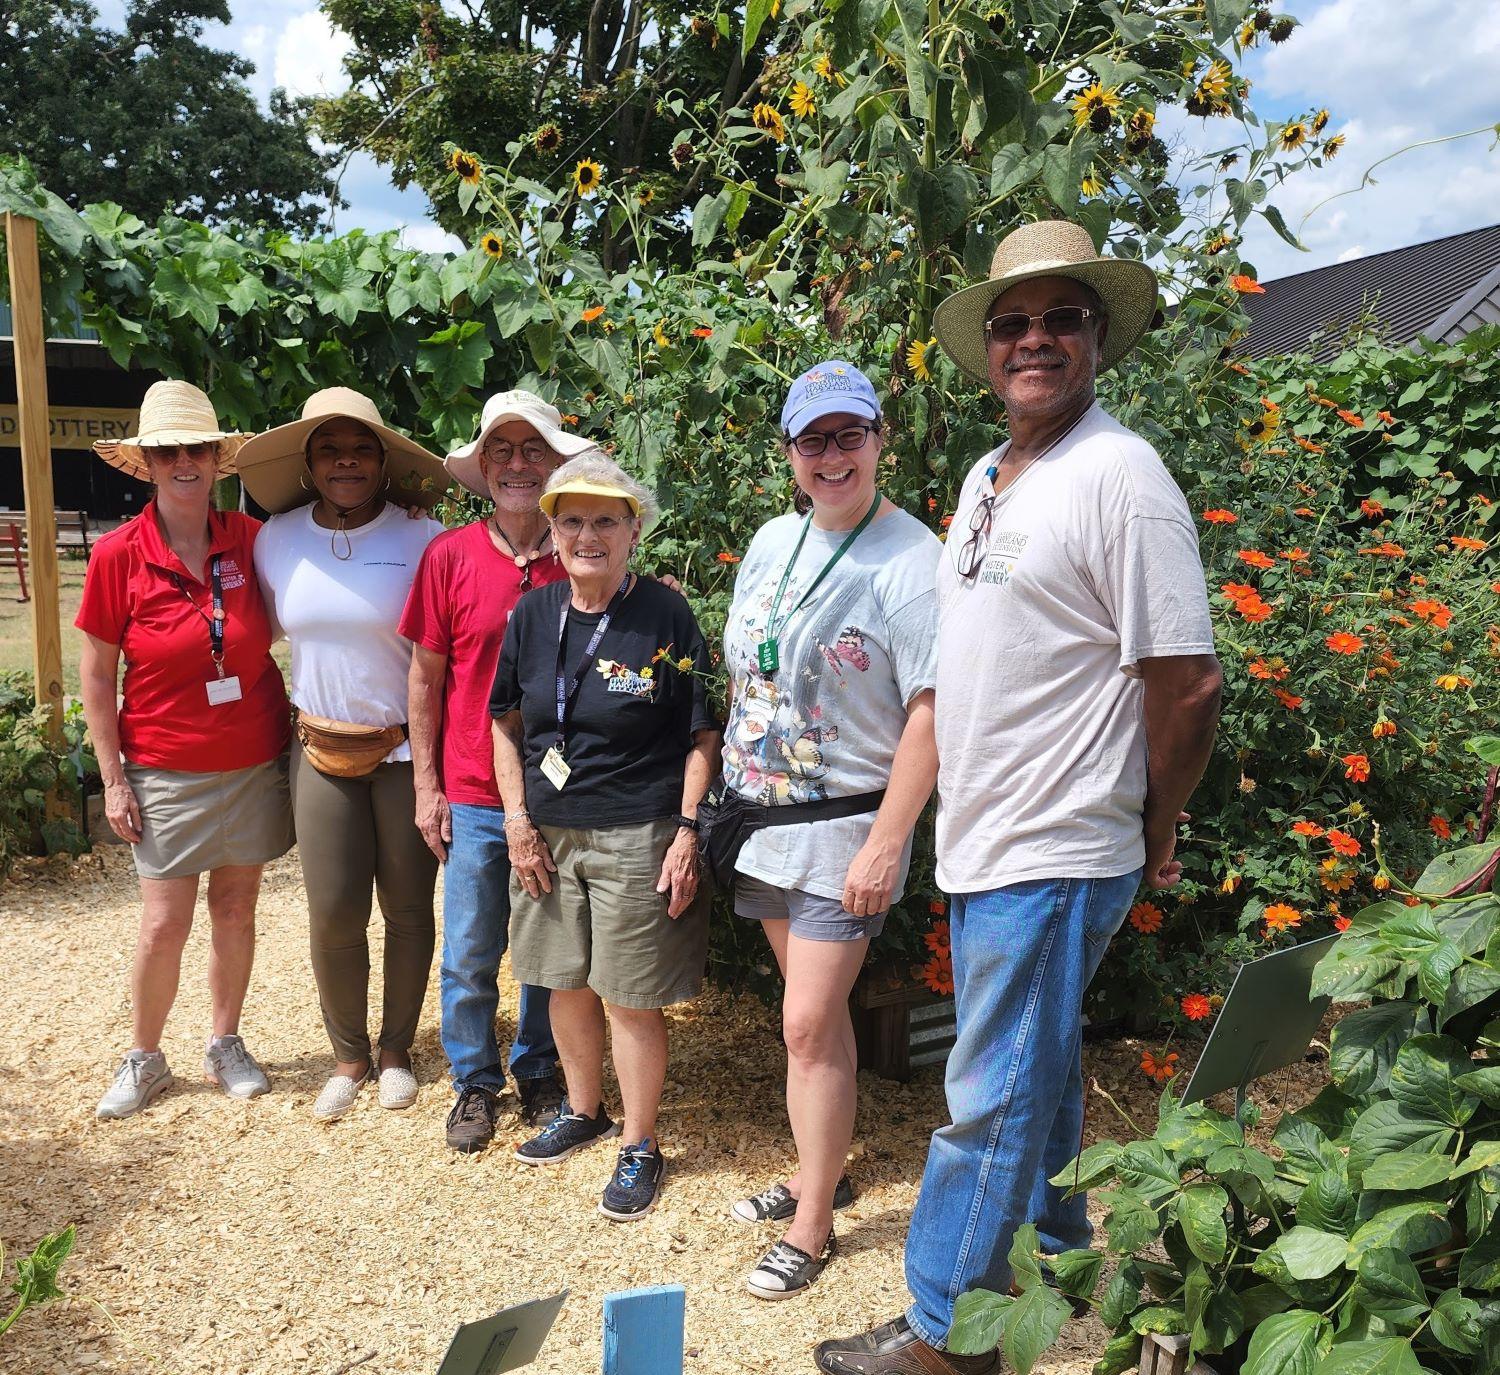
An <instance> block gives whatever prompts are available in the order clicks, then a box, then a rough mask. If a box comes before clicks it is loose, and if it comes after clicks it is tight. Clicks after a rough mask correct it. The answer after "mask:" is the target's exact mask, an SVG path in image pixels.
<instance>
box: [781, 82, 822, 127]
mask: <svg viewBox="0 0 1500 1375" xmlns="http://www.w3.org/2000/svg"><path fill="white" fill-rule="evenodd" d="M786 103H787V104H788V105H790V106H791V107H792V112H793V113H794V114H795V115H796V116H797V118H798V119H806V118H807V117H808V115H810V114H814V113H815V112H816V111H817V108H818V102H817V101H816V100H814V99H813V93H812V88H811V87H810V86H808V85H806V84H805V83H804V82H801V81H799V82H797V84H796V85H795V86H793V87H792V93H791V95H789V96H788V97H787V102H786Z"/></svg>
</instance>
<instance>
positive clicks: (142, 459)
mask: <svg viewBox="0 0 1500 1375" xmlns="http://www.w3.org/2000/svg"><path fill="white" fill-rule="evenodd" d="M249 438H250V436H249V435H247V434H240V433H239V432H238V431H232V430H221V429H220V428H219V417H218V416H217V415H215V414H214V403H213V402H212V401H210V400H209V399H208V396H207V395H206V394H205V393H204V392H202V391H200V390H199V389H198V388H197V387H195V386H194V385H193V384H192V383H191V382H153V383H152V384H151V385H150V386H149V387H147V388H146V395H145V396H144V397H142V398H141V422H140V425H139V426H138V427H137V430H136V435H135V438H134V439H101V440H98V441H97V442H96V443H95V444H94V452H95V453H96V454H98V455H99V457H100V458H102V459H103V460H104V461H105V462H106V463H108V464H109V465H110V467H112V468H118V469H119V470H120V471H121V472H122V473H128V474H129V475H130V476H131V477H136V478H139V479H140V480H141V481H142V482H150V481H151V470H150V468H148V467H147V466H146V456H145V454H143V453H142V452H141V451H142V450H143V449H151V448H157V447H161V446H165V445H173V444H217V445H218V446H219V476H220V477H224V476H225V475H226V474H228V473H232V472H233V471H234V456H235V453H236V451H237V450H238V449H239V448H240V446H241V445H242V444H244V443H245V441H246V440H247V439H249Z"/></svg>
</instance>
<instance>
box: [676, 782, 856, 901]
mask: <svg viewBox="0 0 1500 1375" xmlns="http://www.w3.org/2000/svg"><path fill="white" fill-rule="evenodd" d="M884 798H885V789H884V788H882V789H881V790H880V791H879V792H873V793H855V794H854V795H853V796H852V797H829V798H825V799H824V800H823V801H821V802H796V803H788V804H787V805H786V806H783V807H762V806H761V805H760V803H758V802H747V801H745V799H744V798H743V797H741V796H740V795H739V794H738V793H737V792H735V791H734V790H733V789H732V788H730V787H729V786H728V785H727V784H726V783H725V782H724V776H723V775H722V774H720V775H719V777H718V778H716V779H714V781H713V782H712V783H711V784H710V785H709V789H708V793H707V795H706V796H705V797H704V799H703V801H702V802H700V803H699V804H698V856H699V858H700V859H701V860H702V861H703V867H704V868H705V869H707V870H708V874H709V877H710V878H712V879H713V881H714V883H715V884H716V885H717V886H718V887H720V888H728V887H729V886H730V885H731V884H732V883H733V882H734V866H735V862H736V861H737V860H738V859H739V857H740V851H741V850H742V849H744V848H745V842H746V841H747V840H749V839H750V837H751V836H752V835H754V834H755V833H756V832H757V831H759V830H761V829H762V828H764V827H766V826H797V825H800V824H801V823H802V822H804V821H826V820H829V819H830V818H833V817H839V816H859V815H861V814H862V813H865V812H873V811H878V810H879V808H880V804H881V802H882V801H883V800H884Z"/></svg>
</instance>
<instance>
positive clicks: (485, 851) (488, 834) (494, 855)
mask: <svg viewBox="0 0 1500 1375" xmlns="http://www.w3.org/2000/svg"><path fill="white" fill-rule="evenodd" d="M450 811H451V813H452V818H453V843H452V844H451V845H449V847H448V863H447V866H446V867H445V869H444V872H443V965H442V978H441V982H440V988H441V990H442V1002H443V1051H444V1053H445V1054H446V1055H447V1057H448V1064H449V1065H450V1066H451V1067H452V1070H453V1085H454V1087H455V1088H457V1089H464V1088H486V1089H490V1090H492V1091H493V1092H495V1093H499V1092H500V1090H501V1089H503V1088H504V1087H505V1069H504V1067H503V1066H502V1065H501V1063H500V1047H499V1044H498V1043H497V1042H496V1040H495V1014H496V1012H497V1011H498V1010H499V1007H500V991H499V975H500V957H501V956H502V955H504V954H505V947H506V944H507V942H508V940H509V937H510V851H509V849H508V848H507V846H506V844H505V813H504V812H503V811H501V810H500V808H499V807H476V806H468V805H464V804H460V803H456V804H454V805H453V806H452V807H451V808H450ZM551 997H552V995H551V993H550V992H549V991H548V990H547V989H545V988H533V987H531V986H530V985H529V984H526V985H523V986H522V988H521V1012H520V1016H519V1017H518V1018H517V1021H516V1039H515V1043H514V1044H513V1045H512V1046H511V1048H510V1072H511V1074H512V1076H513V1077H514V1078H515V1079H516V1081H517V1082H518V1083H519V1082H520V1081H521V1080H523V1079H545V1078H546V1077H547V1076H548V1075H549V1074H551V1073H553V1071H554V1070H555V1069H556V1068H557V1046H556V1044H555V1043H554V1042H553V1040H552V1022H551V1018H550V1017H549V1015H548V1010H549V1009H548V1005H549V1002H550V1000H551Z"/></svg>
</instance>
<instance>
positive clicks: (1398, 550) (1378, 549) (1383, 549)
mask: <svg viewBox="0 0 1500 1375" xmlns="http://www.w3.org/2000/svg"><path fill="white" fill-rule="evenodd" d="M1359 552H1360V553H1361V554H1375V555H1378V556H1379V557H1380V558H1383V559H1404V558H1405V557H1406V550H1405V549H1403V548H1402V547H1401V546H1400V545H1399V544H1395V543H1393V542H1392V541H1390V540H1386V541H1385V543H1383V544H1377V545H1376V546H1375V547H1374V548H1373V549H1361V550H1360V551H1359Z"/></svg>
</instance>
